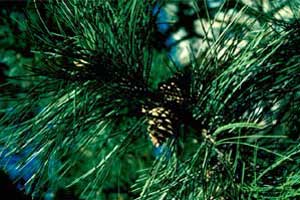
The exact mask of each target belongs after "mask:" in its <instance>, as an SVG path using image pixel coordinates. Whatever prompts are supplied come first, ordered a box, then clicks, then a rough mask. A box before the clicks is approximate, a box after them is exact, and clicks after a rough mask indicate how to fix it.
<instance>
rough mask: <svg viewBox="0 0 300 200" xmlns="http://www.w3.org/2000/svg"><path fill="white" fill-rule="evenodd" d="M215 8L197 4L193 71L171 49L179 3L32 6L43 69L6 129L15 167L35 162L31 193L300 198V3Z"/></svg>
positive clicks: (33, 75)
mask: <svg viewBox="0 0 300 200" xmlns="http://www.w3.org/2000/svg"><path fill="white" fill-rule="evenodd" d="M207 2H208V1H200V0H199V1H191V3H190V4H189V5H191V6H192V7H193V9H194V11H195V13H196V16H197V18H198V19H199V23H200V29H201V31H199V33H198V34H197V35H196V37H199V39H200V40H201V46H200V47H198V48H197V47H196V51H195V49H194V48H195V47H193V48H192V47H191V48H190V49H189V56H188V58H189V59H188V60H189V62H185V63H184V65H178V63H177V62H176V61H174V59H173V58H168V57H167V56H166V54H167V53H166V52H165V51H162V50H161V49H160V50H158V49H157V41H156V40H157V38H156V37H157V24H158V23H157V22H158V19H157V18H158V16H159V13H160V11H161V9H164V7H165V6H166V4H168V3H170V2H168V1H155V0H149V1H139V0H118V1H116V0H111V1H106V0H93V1H88V0H87V1H82V0H68V1H58V0H48V1H47V2H43V3H40V2H38V1H33V2H32V3H31V4H29V6H28V16H27V18H28V21H27V34H28V37H30V38H31V41H32V43H31V44H32V52H33V53H34V55H35V56H36V59H37V60H38V62H36V63H34V64H32V65H30V66H28V67H27V68H28V69H27V70H28V75H26V76H23V77H21V78H20V77H15V80H16V79H17V78H19V79H21V80H26V81H29V82H30V83H31V84H30V87H24V89H22V91H18V95H14V96H12V93H13V92H7V93H5V97H3V99H6V100H7V99H9V100H11V101H14V102H17V103H15V104H14V107H13V112H9V113H5V114H3V116H2V117H1V118H0V128H1V129H0V145H1V147H3V149H5V150H2V152H1V155H2V156H3V155H4V156H5V157H9V156H11V155H19V156H21V157H22V159H20V161H18V164H17V168H18V169H19V170H21V171H22V170H23V171H24V173H25V172H26V174H27V177H25V178H24V175H19V176H16V177H15V180H16V181H22V180H23V181H24V182H25V183H24V190H25V192H26V193H29V194H31V195H32V196H33V197H35V198H42V197H44V196H47V195H49V191H59V190H61V189H64V190H72V191H73V192H74V194H75V195H76V196H77V197H78V198H80V199H116V198H119V199H139V200H141V199H147V200H148V199H224V200H225V199H297V198H299V197H300V185H299V178H300V172H299V170H298V169H299V165H300V157H299V156H300V154H299V153H300V151H299V148H300V146H299V139H300V137H299V119H298V115H299V113H300V106H299V105H300V102H299V101H300V88H299V86H300V79H299V74H300V66H299V63H300V62H299V60H300V50H299V48H298V47H299V45H300V21H299V17H300V16H299V10H300V3H299V2H298V1H297V0H292V1H254V2H255V3H253V4H247V2H248V1H221V2H222V3H220V5H219V7H218V9H216V8H214V10H212V9H210V7H209V5H208V3H207ZM266 2H267V3H266ZM173 3H174V2H173ZM199 13H200V14H199ZM203 13H205V14H203ZM286 13H288V14H286ZM284 14H286V15H284ZM166 23H169V22H166ZM170 26H172V23H170ZM173 30H174V29H173ZM159 73H163V74H159ZM1 99H2V97H1ZM37 110H38V111H37ZM153 149H154V150H155V151H156V154H155V155H153ZM31 166H34V167H31ZM29 175H30V176H29Z"/></svg>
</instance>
